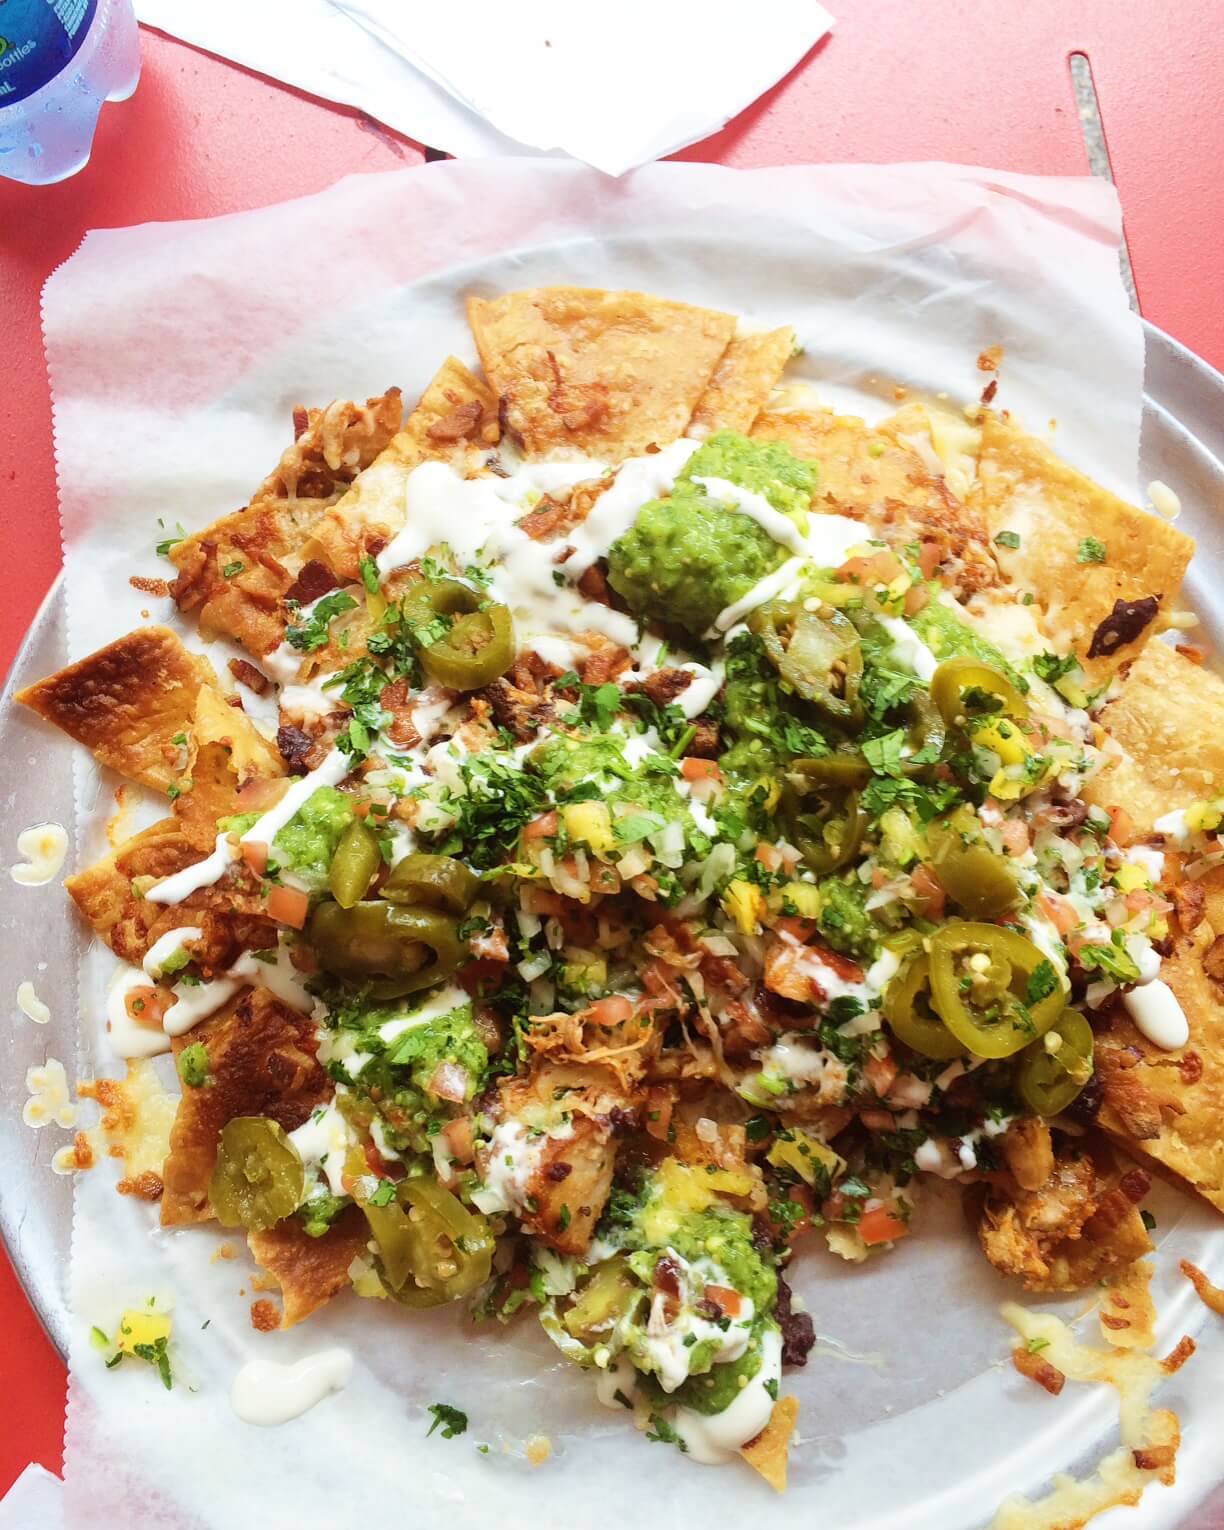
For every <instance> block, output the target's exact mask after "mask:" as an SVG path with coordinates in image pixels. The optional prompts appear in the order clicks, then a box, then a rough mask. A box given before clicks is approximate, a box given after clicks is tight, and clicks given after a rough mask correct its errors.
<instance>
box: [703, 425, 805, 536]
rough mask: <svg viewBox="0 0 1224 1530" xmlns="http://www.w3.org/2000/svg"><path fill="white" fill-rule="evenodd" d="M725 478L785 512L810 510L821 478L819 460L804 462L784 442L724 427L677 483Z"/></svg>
mask: <svg viewBox="0 0 1224 1530" xmlns="http://www.w3.org/2000/svg"><path fill="white" fill-rule="evenodd" d="M695 478H725V479H727V481H728V482H730V483H737V484H739V486H740V488H741V489H751V490H752V492H753V493H754V494H759V495H761V497H762V498H763V499H767V500H768V501H769V503H770V504H771V505H772V506H773V507H774V509H775V510H780V511H781V512H782V514H783V515H794V514H796V513H802V512H804V511H806V510H807V509H808V508H809V506H810V505H811V503H812V495H813V494H814V493H815V492H816V486H817V484H818V483H819V481H820V468H819V466H818V465H817V464H816V463H815V462H804V461H803V460H802V459H801V458H799V457H796V456H794V455H793V454H792V453H791V452H789V451H788V450H787V449H786V447H785V446H783V445H782V443H781V441H750V440H749V439H748V438H747V436H741V435H739V434H738V433H737V432H736V431H734V430H720V431H718V432H717V434H715V435H712V436H711V437H710V439H709V440H708V441H706V442H705V444H704V445H702V446H700V447H698V449H697V450H696V451H695V452H694V453H693V455H692V456H691V457H690V458H689V460H688V462H687V464H686V465H685V468H684V471H683V472H682V473H681V474H680V475H679V477H678V479H677V482H678V483H686V484H691V483H692V482H693V480H694V479H695Z"/></svg>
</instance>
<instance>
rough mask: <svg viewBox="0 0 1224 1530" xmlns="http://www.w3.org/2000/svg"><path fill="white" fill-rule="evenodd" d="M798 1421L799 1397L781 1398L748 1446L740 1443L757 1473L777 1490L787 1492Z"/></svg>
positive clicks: (746, 1457) (776, 1491)
mask: <svg viewBox="0 0 1224 1530" xmlns="http://www.w3.org/2000/svg"><path fill="white" fill-rule="evenodd" d="M798 1422H799V1399H798V1398H797V1397H779V1398H778V1400H777V1402H776V1403H774V1405H773V1412H772V1413H771V1414H770V1415H769V1422H768V1423H767V1424H766V1425H765V1427H764V1429H762V1430H761V1432H760V1434H758V1435H757V1436H756V1437H755V1438H754V1439H751V1440H749V1441H748V1443H747V1445H741V1446H740V1455H741V1456H743V1458H744V1460H745V1461H747V1463H748V1465H749V1466H750V1467H752V1469H753V1471H754V1472H760V1474H761V1476H762V1477H764V1479H765V1481H766V1482H768V1483H769V1485H770V1487H771V1488H773V1490H774V1492H775V1493H785V1492H786V1464H787V1457H788V1455H789V1453H790V1442H791V1436H792V1435H793V1434H794V1432H795V1425H796V1424H797V1423H798Z"/></svg>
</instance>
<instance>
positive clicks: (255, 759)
mask: <svg viewBox="0 0 1224 1530" xmlns="http://www.w3.org/2000/svg"><path fill="white" fill-rule="evenodd" d="M192 732H193V733H194V735H195V741H196V744H197V746H198V748H199V753H198V754H197V757H196V760H195V762H194V764H195V767H196V768H201V769H202V768H203V767H202V766H201V762H200V754H202V753H203V751H204V749H205V748H206V746H208V745H215V746H218V747H220V748H221V749H222V750H223V751H224V754H225V756H226V758H225V762H224V764H225V769H226V771H227V772H228V771H232V772H233V776H234V778H236V784H237V785H238V786H245V785H246V783H247V782H248V781H250V780H252V779H254V778H255V777H257V776H259V777H265V778H266V777H269V776H283V775H284V774H285V761H284V759H283V757H282V756H281V752H280V750H279V749H277V748H276V747H275V746H274V745H272V744H270V743H269V742H268V741H267V739H266V738H264V736H263V734H262V733H260V732H259V731H258V729H257V728H256V727H255V724H254V723H253V722H252V721H251V719H250V718H249V717H248V716H247V715H246V713H245V712H244V711H242V709H241V708H240V707H231V706H230V705H229V703H228V702H227V701H226V700H225V698H224V697H223V696H222V694H221V692H220V691H218V690H217V689H216V688H215V687H214V686H211V685H202V686H201V687H200V690H199V694H198V695H197V696H196V704H195V716H194V718H193V720H192ZM191 780H192V782H193V783H194V782H195V780H196V775H195V770H194V769H193V772H192V775H191ZM234 784H235V782H234V780H231V781H230V788H231V791H232V789H233V786H234Z"/></svg>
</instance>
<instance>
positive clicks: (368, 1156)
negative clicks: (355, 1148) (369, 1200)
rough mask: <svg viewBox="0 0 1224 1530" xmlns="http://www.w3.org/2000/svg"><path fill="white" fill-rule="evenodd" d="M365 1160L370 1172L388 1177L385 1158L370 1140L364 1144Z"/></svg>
mask: <svg viewBox="0 0 1224 1530" xmlns="http://www.w3.org/2000/svg"><path fill="white" fill-rule="evenodd" d="M365 1161H366V1163H368V1164H369V1166H370V1173H371V1174H378V1175H380V1176H381V1177H382V1178H384V1179H385V1178H387V1177H388V1174H387V1160H386V1159H385V1158H384V1157H383V1155H382V1154H381V1153H380V1152H379V1151H378V1149H377V1148H376V1147H375V1146H374V1144H373V1143H372V1142H367V1143H366V1145H365Z"/></svg>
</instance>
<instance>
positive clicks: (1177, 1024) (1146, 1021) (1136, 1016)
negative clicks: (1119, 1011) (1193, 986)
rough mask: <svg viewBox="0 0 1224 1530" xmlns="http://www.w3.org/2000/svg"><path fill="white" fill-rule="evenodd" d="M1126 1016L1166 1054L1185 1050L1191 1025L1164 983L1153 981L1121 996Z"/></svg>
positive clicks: (1159, 980)
mask: <svg viewBox="0 0 1224 1530" xmlns="http://www.w3.org/2000/svg"><path fill="white" fill-rule="evenodd" d="M1122 1003H1123V1005H1124V1006H1125V1008H1126V1012H1127V1014H1128V1015H1129V1016H1130V1017H1131V1019H1132V1020H1133V1021H1134V1022H1135V1026H1136V1028H1137V1029H1138V1030H1139V1031H1141V1032H1142V1033H1143V1035H1144V1036H1146V1037H1147V1039H1148V1040H1149V1041H1150V1042H1151V1043H1152V1045H1153V1046H1157V1047H1161V1048H1163V1049H1164V1050H1165V1051H1166V1052H1174V1051H1176V1050H1177V1048H1178V1047H1184V1046H1185V1044H1186V1043H1187V1041H1189V1040H1190V1023H1189V1021H1188V1020H1187V1019H1186V1014H1185V1011H1184V1010H1183V1009H1182V1007H1181V1005H1180V1004H1179V1003H1178V999H1177V995H1176V994H1175V993H1174V992H1173V990H1172V989H1171V988H1170V987H1169V985H1168V984H1167V983H1166V982H1163V981H1162V980H1161V979H1160V978H1155V979H1153V980H1152V981H1151V982H1149V983H1144V984H1143V985H1142V987H1139V988H1132V989H1131V991H1130V992H1129V993H1125V994H1123V995H1122Z"/></svg>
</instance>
